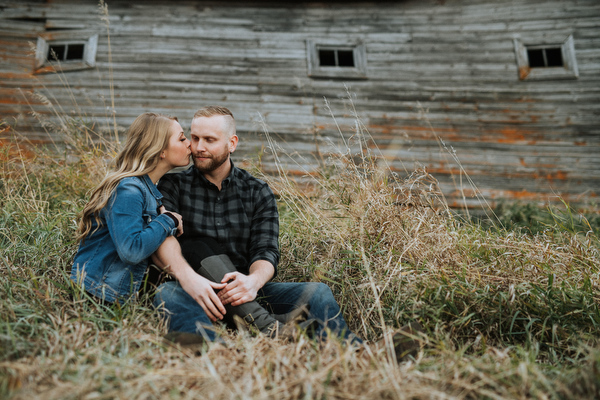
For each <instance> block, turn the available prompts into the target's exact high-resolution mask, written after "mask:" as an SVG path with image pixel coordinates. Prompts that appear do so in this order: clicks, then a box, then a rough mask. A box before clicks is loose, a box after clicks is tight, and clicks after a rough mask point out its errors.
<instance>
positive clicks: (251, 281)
mask: <svg viewBox="0 0 600 400" xmlns="http://www.w3.org/2000/svg"><path fill="white" fill-rule="evenodd" d="M273 275H275V268H274V267H273V265H272V264H271V263H270V262H268V261H265V260H258V261H255V262H254V263H252V265H251V266H250V275H244V274H242V273H239V272H229V273H227V274H225V275H224V276H223V279H222V280H221V283H227V286H225V289H223V290H221V291H220V292H219V299H221V301H222V302H223V304H231V305H232V306H239V305H241V304H244V303H247V302H249V301H253V300H254V299H256V295H257V293H258V291H259V290H260V289H261V288H262V287H263V286H264V285H265V283H267V282H269V280H270V279H271V278H273Z"/></svg>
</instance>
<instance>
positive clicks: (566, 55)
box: [515, 35, 579, 80]
mask: <svg viewBox="0 0 600 400" xmlns="http://www.w3.org/2000/svg"><path fill="white" fill-rule="evenodd" d="M515 53H516V56H517V66H518V67H519V78H520V79H521V80H542V79H575V78H577V77H578V76H579V71H578V69H577V60H576V59H575V48H574V45H573V36H571V35H569V36H568V37H567V39H566V40H563V41H558V43H557V42H554V43H549V42H548V41H547V39H546V43H536V42H535V41H532V42H524V41H523V40H522V39H520V38H517V39H515Z"/></svg>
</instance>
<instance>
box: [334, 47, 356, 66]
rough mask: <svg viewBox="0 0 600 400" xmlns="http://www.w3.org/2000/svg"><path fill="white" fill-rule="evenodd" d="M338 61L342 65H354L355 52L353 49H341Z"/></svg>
mask: <svg viewBox="0 0 600 400" xmlns="http://www.w3.org/2000/svg"><path fill="white" fill-rule="evenodd" d="M338 62H339V64H338V65H339V66H340V67H354V52H353V51H352V50H339V51H338Z"/></svg>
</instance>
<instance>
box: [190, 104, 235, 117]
mask: <svg viewBox="0 0 600 400" xmlns="http://www.w3.org/2000/svg"><path fill="white" fill-rule="evenodd" d="M215 115H229V116H230V117H231V118H233V113H232V112H231V111H230V110H229V109H228V108H226V107H223V106H206V107H202V108H201V109H199V110H198V111H196V114H194V118H193V119H195V118H200V117H214V116H215ZM234 119H235V118H234Z"/></svg>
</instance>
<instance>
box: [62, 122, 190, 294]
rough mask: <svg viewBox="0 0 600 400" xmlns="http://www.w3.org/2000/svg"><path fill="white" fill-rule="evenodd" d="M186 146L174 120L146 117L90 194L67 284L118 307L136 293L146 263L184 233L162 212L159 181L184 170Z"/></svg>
mask: <svg viewBox="0 0 600 400" xmlns="http://www.w3.org/2000/svg"><path fill="white" fill-rule="evenodd" d="M190 154H191V150H190V142H189V140H188V139H187V138H186V137H185V136H184V134H183V130H182V129H181V126H180V125H179V122H178V121H177V118H174V117H169V116H166V115H161V114H155V113H144V114H142V115H140V116H139V117H137V118H136V120H135V121H134V122H133V124H131V126H130V127H129V130H128V131H127V139H126V143H125V147H124V148H123V150H122V151H121V152H120V153H119V154H118V155H117V158H116V159H115V161H114V170H113V171H111V172H109V173H108V174H107V175H106V177H105V178H104V179H103V180H102V182H101V183H100V185H98V187H96V189H94V191H93V192H92V195H91V197H90V201H89V202H88V204H87V205H86V206H85V208H84V209H83V213H82V218H81V221H80V222H79V227H78V230H77V234H78V236H77V239H78V240H79V241H80V245H79V250H78V251H77V254H76V255H75V261H74V263H73V268H72V270H71V279H72V280H73V281H75V282H76V283H77V284H78V285H79V286H81V287H82V288H84V289H85V290H86V291H87V292H88V293H90V294H91V295H92V296H94V297H96V298H98V299H100V300H102V301H107V302H111V303H112V302H115V301H119V302H122V301H124V300H126V299H128V298H130V297H131V296H134V295H136V294H137V293H138V291H139V290H140V287H141V285H142V281H143V280H144V278H145V275H146V271H147V269H148V259H149V257H150V256H151V255H152V253H154V252H155V251H156V249H158V247H159V246H160V245H161V244H162V243H163V241H164V240H165V239H166V238H167V237H168V236H174V235H180V234H182V233H183V224H182V221H181V216H180V215H179V214H176V213H173V212H169V211H166V210H165V209H164V207H162V202H161V199H162V195H161V194H160V192H159V191H158V190H157V189H156V186H155V185H156V183H157V182H158V180H159V179H160V178H161V177H162V176H163V175H164V174H165V173H166V172H168V171H169V170H171V169H172V168H174V167H183V166H186V165H188V163H189V160H190V157H189V156H190Z"/></svg>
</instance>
